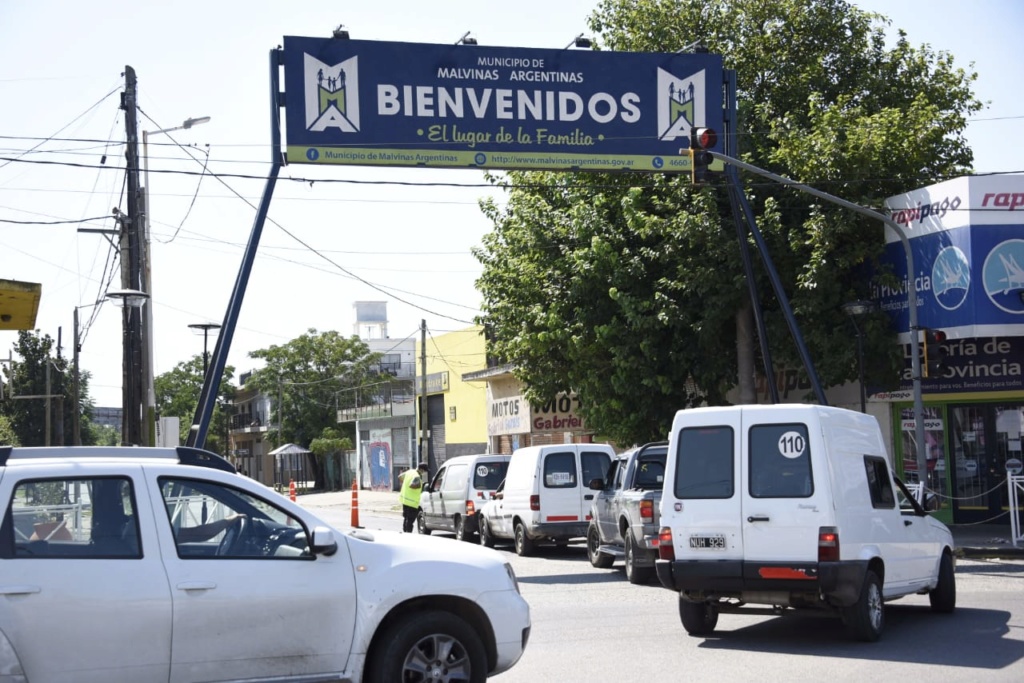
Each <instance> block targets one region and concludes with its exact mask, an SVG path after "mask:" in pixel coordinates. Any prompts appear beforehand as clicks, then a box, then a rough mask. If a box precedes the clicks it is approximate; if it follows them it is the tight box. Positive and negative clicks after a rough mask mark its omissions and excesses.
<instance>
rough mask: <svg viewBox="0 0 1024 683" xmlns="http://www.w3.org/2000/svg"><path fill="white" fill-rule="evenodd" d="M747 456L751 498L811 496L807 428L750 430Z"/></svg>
mask: <svg viewBox="0 0 1024 683" xmlns="http://www.w3.org/2000/svg"><path fill="white" fill-rule="evenodd" d="M749 457H750V468H749V472H750V495H751V496H753V497H754V498H808V497H810V496H811V494H813V493H814V479H813V477H812V476H811V450H810V444H809V442H808V439H807V425H803V424H763V425H755V426H753V427H751V428H750V453H749Z"/></svg>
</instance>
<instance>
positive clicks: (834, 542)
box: [818, 526, 839, 562]
mask: <svg viewBox="0 0 1024 683" xmlns="http://www.w3.org/2000/svg"><path fill="white" fill-rule="evenodd" d="M838 561H839V529H836V528H835V527H834V526H823V527H819V528H818V562H838Z"/></svg>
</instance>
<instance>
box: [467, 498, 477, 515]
mask: <svg viewBox="0 0 1024 683" xmlns="http://www.w3.org/2000/svg"><path fill="white" fill-rule="evenodd" d="M475 512H476V504H475V503H474V502H473V501H471V500H467V501H466V514H467V515H472V514H473V513H475Z"/></svg>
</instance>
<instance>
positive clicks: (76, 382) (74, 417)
mask: <svg viewBox="0 0 1024 683" xmlns="http://www.w3.org/2000/svg"><path fill="white" fill-rule="evenodd" d="M103 301H104V299H100V300H99V301H97V302H96V303H94V304H86V305H84V306H75V315H74V337H75V338H74V345H73V347H72V354H71V357H72V365H71V367H72V375H71V394H72V398H73V400H74V405H73V406H72V410H73V412H72V413H71V443H72V444H73V445H75V446H81V445H82V430H81V419H82V414H81V397H80V396H79V393H80V388H81V385H80V379H79V377H80V375H79V370H78V354H79V352H81V350H82V340H81V337H80V336H79V327H78V311H79V310H80V309H82V308H93V307H95V306H99V305H100V304H102V303H103Z"/></svg>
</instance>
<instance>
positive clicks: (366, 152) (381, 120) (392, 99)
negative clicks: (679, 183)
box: [284, 37, 723, 172]
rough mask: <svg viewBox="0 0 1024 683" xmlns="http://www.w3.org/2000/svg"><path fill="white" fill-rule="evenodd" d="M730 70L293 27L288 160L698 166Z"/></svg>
mask: <svg viewBox="0 0 1024 683" xmlns="http://www.w3.org/2000/svg"><path fill="white" fill-rule="evenodd" d="M722 72H723V67H722V58H721V56H720V55H710V54H661V53H639V52H601V51H593V50H544V49H529V48H508V47H486V46H472V45H429V44H420V43H398V42H379V41H361V40H339V39H321V38H301V37H285V39H284V81H285V90H286V97H285V101H286V104H285V110H286V111H285V113H286V135H287V152H286V158H287V161H288V163H307V164H352V165H371V166H425V167H434V168H438V167H443V168H482V169H534V170H582V171H613V170H631V171H680V172H681V171H689V166H690V161H689V159H688V158H687V156H686V155H680V153H679V150H680V149H681V148H686V147H687V146H688V145H689V136H690V129H691V127H710V128H713V129H716V130H723V126H722V122H723V95H722V92H723V87H722ZM719 145H721V143H719ZM718 151H722V150H721V149H718Z"/></svg>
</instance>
